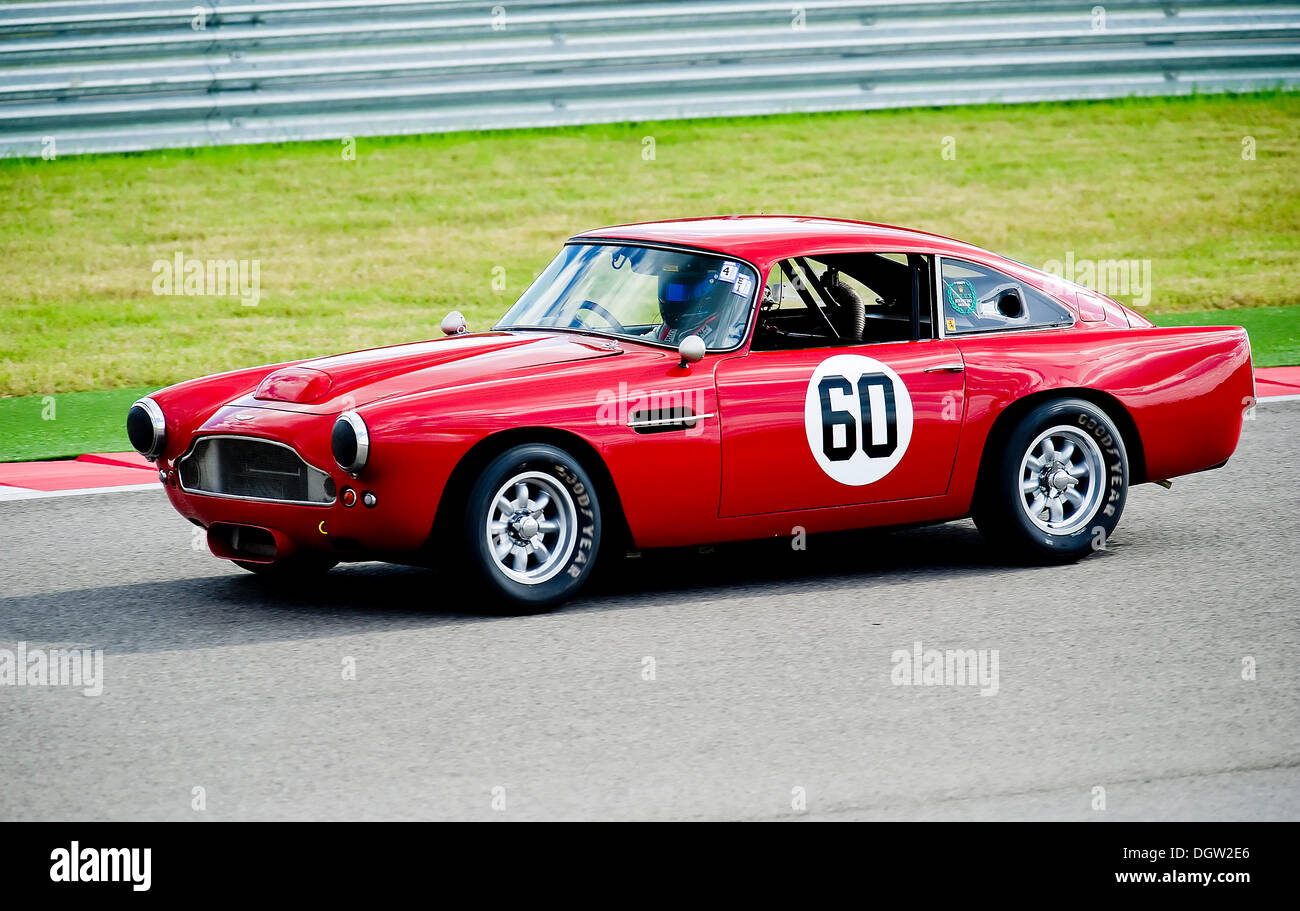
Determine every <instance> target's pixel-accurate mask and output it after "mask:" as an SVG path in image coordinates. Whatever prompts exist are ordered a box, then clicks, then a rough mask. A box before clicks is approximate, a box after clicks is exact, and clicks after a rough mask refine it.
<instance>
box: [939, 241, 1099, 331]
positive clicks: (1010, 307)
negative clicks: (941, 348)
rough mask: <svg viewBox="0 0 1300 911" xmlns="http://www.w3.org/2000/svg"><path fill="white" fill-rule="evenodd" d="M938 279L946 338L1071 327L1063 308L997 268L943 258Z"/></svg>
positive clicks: (1065, 310) (1070, 320) (1069, 318)
mask: <svg viewBox="0 0 1300 911" xmlns="http://www.w3.org/2000/svg"><path fill="white" fill-rule="evenodd" d="M940 276H941V278H942V281H941V282H940V301H939V306H940V307H941V308H942V311H943V329H944V334H945V335H962V334H965V333H970V332H995V331H997V330H999V329H1037V328H1047V327H1052V326H1070V325H1073V324H1074V314H1073V313H1071V312H1070V311H1069V310H1067V309H1066V308H1065V307H1064V306H1062V305H1061V304H1058V303H1057V302H1056V301H1054V300H1052V298H1050V297H1049V296H1047V295H1046V294H1044V293H1043V292H1042V291H1039V290H1038V289H1037V288H1033V287H1031V286H1029V285H1026V284H1025V283H1023V282H1021V281H1018V280H1017V279H1015V278H1012V277H1011V276H1010V275H1007V274H1006V273H1005V272H999V271H998V270H997V269H992V268H990V267H988V266H982V265H979V264H978V263H972V262H967V261H965V260H961V259H949V258H948V257H946V256H945V257H944V258H943V269H942V271H941V272H940Z"/></svg>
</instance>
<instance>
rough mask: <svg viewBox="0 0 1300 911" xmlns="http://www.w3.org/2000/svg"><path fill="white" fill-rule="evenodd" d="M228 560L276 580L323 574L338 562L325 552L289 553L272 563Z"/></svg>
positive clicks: (251, 571) (265, 577)
mask: <svg viewBox="0 0 1300 911" xmlns="http://www.w3.org/2000/svg"><path fill="white" fill-rule="evenodd" d="M230 562H232V563H234V564H235V565H236V566H238V567H239V568H240V569H246V570H248V571H249V572H250V573H254V574H256V575H258V576H261V577H262V578H264V579H275V580H277V581H280V580H283V581H291V580H295V579H310V578H313V577H315V576H323V575H325V574H326V573H327V572H329V571H330V570H331V569H333V568H334V567H336V566H338V564H339V561H338V560H335V559H334V558H333V557H329V556H326V555H325V554H316V553H303V552H299V553H296V554H290V555H289V556H287V557H285V558H284V559H283V560H277V561H275V562H274V563H249V562H248V561H246V560H231V561H230Z"/></svg>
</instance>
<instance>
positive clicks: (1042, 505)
mask: <svg viewBox="0 0 1300 911" xmlns="http://www.w3.org/2000/svg"><path fill="white" fill-rule="evenodd" d="M990 455H991V458H990V460H989V461H988V462H987V463H986V465H985V472H984V476H983V477H982V479H981V482H980V489H979V491H978V492H977V495H976V501H975V509H974V514H975V524H976V525H977V526H979V529H980V532H981V533H982V534H983V535H984V536H985V537H986V538H988V539H989V540H990V541H991V542H992V543H993V544H994V545H996V546H998V547H999V548H1000V549H1001V550H1003V551H1004V552H1006V553H1007V555H1008V556H1011V557H1012V558H1013V559H1017V560H1020V561H1025V562H1066V561H1070V560H1076V559H1078V558H1079V557H1082V556H1084V555H1085V554H1088V553H1090V552H1092V551H1094V550H1100V549H1102V548H1104V547H1105V545H1106V542H1107V540H1108V539H1109V538H1110V536H1111V533H1112V532H1114V530H1115V526H1116V525H1117V524H1118V523H1119V518H1120V515H1121V514H1122V513H1123V511H1124V502H1125V499H1126V498H1127V496H1128V454H1127V452H1126V451H1125V449H1124V439H1123V437H1122V436H1121V435H1120V432H1119V429H1118V428H1117V427H1116V426H1115V423H1114V422H1113V421H1112V420H1111V419H1110V417H1109V416H1107V414H1106V413H1105V412H1104V411H1102V410H1101V409H1100V408H1098V407H1097V406H1096V405H1093V404H1092V403H1091V402H1087V401H1084V400H1083V399H1076V398H1066V399H1055V400H1052V401H1047V402H1044V403H1042V404H1040V405H1038V406H1037V407H1035V408H1033V409H1032V410H1031V411H1029V413H1027V414H1026V415H1024V416H1023V417H1022V418H1021V419H1020V420H1019V421H1017V422H1016V424H1015V426H1014V427H1012V428H1011V432H1010V433H1009V434H1007V436H1006V439H1005V441H1004V442H1003V443H1002V446H1001V449H1000V450H999V451H997V452H994V453H991V454H990Z"/></svg>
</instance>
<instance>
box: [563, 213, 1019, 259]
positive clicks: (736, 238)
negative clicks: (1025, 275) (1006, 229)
mask: <svg viewBox="0 0 1300 911" xmlns="http://www.w3.org/2000/svg"><path fill="white" fill-rule="evenodd" d="M596 238H601V239H619V240H635V241H642V242H650V243H661V244H677V245H681V246H688V247H699V248H702V249H706V250H714V251H717V252H719V253H725V254H729V255H731V256H736V257H738V258H740V259H747V260H749V261H750V262H752V263H754V264H755V265H757V266H760V267H766V266H767V265H769V264H770V263H772V262H775V261H776V260H779V259H784V258H785V257H787V256H799V255H806V256H814V255H817V254H819V253H820V254H829V253H836V252H850V251H855V250H875V251H877V252H881V253H888V252H897V253H902V252H908V251H911V252H916V253H949V254H954V255H956V254H961V255H971V254H975V255H978V256H979V257H980V258H987V257H989V256H990V255H993V254H990V253H989V252H988V251H987V250H983V249H981V248H979V247H976V246H973V245H971V244H967V243H963V242H962V241H959V240H953V239H952V238H949V237H943V236H941V235H938V234H930V233H928V232H926V231H915V230H912V229H910V228H899V227H895V226H893V225H882V224H874V223H872V222H865V221H851V220H849V219H845V218H820V217H813V216H806V215H719V216H713V217H709V218H681V219H675V220H672V221H648V222H642V223H640V224H631V225H614V226H612V227H608V228H597V229H596V230H594V231H584V232H583V233H581V234H578V235H576V236H575V237H574V239H575V240H587V239H596ZM997 258H999V259H1001V257H997Z"/></svg>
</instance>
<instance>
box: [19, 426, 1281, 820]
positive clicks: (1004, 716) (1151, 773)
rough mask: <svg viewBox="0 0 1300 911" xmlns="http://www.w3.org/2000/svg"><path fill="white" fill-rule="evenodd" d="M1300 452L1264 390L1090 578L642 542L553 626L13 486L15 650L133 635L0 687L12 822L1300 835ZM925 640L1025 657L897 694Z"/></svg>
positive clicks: (104, 503) (883, 555)
mask: <svg viewBox="0 0 1300 911" xmlns="http://www.w3.org/2000/svg"><path fill="white" fill-rule="evenodd" d="M1298 439H1300V403H1275V404H1264V405H1261V406H1260V407H1259V409H1258V418H1257V419H1256V420H1255V421H1253V422H1252V423H1250V424H1248V425H1247V431H1246V433H1245V435H1244V437H1243V439H1242V443H1241V448H1240V449H1239V451H1238V453H1237V455H1236V456H1235V457H1234V459H1233V460H1232V462H1231V463H1230V464H1229V465H1228V466H1227V467H1226V468H1223V469H1221V470H1219V471H1214V472H1208V473H1205V474H1201V475H1197V476H1194V477H1188V478H1181V479H1178V480H1177V481H1176V482H1175V484H1174V487H1173V490H1171V491H1166V490H1164V489H1161V488H1159V487H1156V486H1154V485H1144V486H1142V487H1139V488H1136V489H1135V490H1133V491H1132V492H1131V495H1130V500H1129V504H1128V508H1127V510H1126V512H1125V515H1124V518H1123V520H1122V522H1121V523H1120V527H1119V529H1118V530H1117V532H1116V534H1115V536H1114V537H1113V539H1112V540H1111V541H1110V542H1109V546H1108V549H1107V550H1106V551H1105V552H1102V553H1098V554H1096V555H1094V556H1092V557H1090V558H1088V559H1086V560H1084V561H1083V562H1081V563H1079V564H1077V565H1074V566H1069V567H1064V568H1050V569H1043V568H1022V567H1014V566H1008V565H1005V564H1003V563H1000V562H999V561H998V560H996V559H995V558H994V557H993V556H992V555H991V553H990V552H989V551H988V550H987V549H986V548H985V546H984V545H983V543H982V542H981V540H980V538H979V536H978V534H977V533H976V531H975V530H974V527H973V526H972V525H971V524H970V523H969V522H958V523H950V524H948V525H943V526H936V527H931V528H924V529H913V530H906V531H897V532H890V533H862V534H849V535H839V536H830V537H814V538H812V539H810V540H809V541H808V546H807V550H806V551H802V552H798V551H794V550H792V549H791V547H790V544H789V542H787V541H775V542H765V543H759V544H744V545H731V546H727V547H719V548H718V549H717V550H716V551H715V552H713V553H697V552H694V551H692V552H689V553H683V552H672V553H660V554H647V555H645V556H643V557H642V558H641V559H639V560H631V561H627V563H626V564H625V565H624V566H623V567H622V571H621V572H620V573H619V574H618V576H617V577H616V578H614V579H612V580H609V581H606V582H604V583H603V584H602V586H601V587H599V588H598V589H597V590H595V591H592V592H589V593H588V595H587V596H586V597H584V598H583V599H581V600H579V601H577V602H574V603H572V604H569V605H567V606H566V607H563V608H561V609H560V610H558V611H556V612H554V613H552V614H548V615H544V616H537V617H525V618H502V617H495V616H491V615H490V614H487V613H484V612H482V611H480V610H478V609H476V603H475V601H474V599H472V598H471V597H469V596H467V595H466V594H465V593H464V592H463V591H462V589H461V588H460V587H459V586H458V585H457V580H456V573H455V572H454V571H452V572H446V573H437V574H435V573H432V572H429V571H423V570H414V569H406V568H399V567H390V566H384V565H379V564H364V565H357V566H352V567H340V568H338V569H336V570H335V571H334V572H333V573H331V574H329V576H327V577H325V578H326V580H327V581H325V582H324V583H322V584H320V585H318V586H313V587H310V588H298V589H287V590H286V589H277V588H269V587H267V586H266V585H265V584H264V583H263V582H261V581H260V580H259V579H257V578H255V577H253V576H250V575H248V574H246V573H244V572H242V571H240V570H237V569H235V568H234V567H231V566H229V565H228V564H226V563H224V562H222V561H218V560H217V559H215V558H213V557H211V556H210V555H208V554H207V553H206V551H201V550H195V549H194V548H193V546H192V542H193V535H192V530H193V529H192V527H191V526H190V525H189V524H188V523H186V522H185V521H184V520H183V519H181V518H180V517H179V516H177V515H176V514H175V513H174V512H173V511H172V510H171V508H170V507H169V506H168V505H167V503H166V501H165V499H164V497H163V495H162V493H161V492H160V491H141V492H129V493H113V494H96V495H87V496H73V497H64V498H54V499H40V500H27V501H17V502H7V503H0V648H8V649H16V648H17V643H18V642H19V641H20V640H21V641H25V642H26V643H27V644H28V646H29V647H37V646H47V647H53V646H58V645H62V646H67V647H71V646H86V647H98V648H102V649H103V650H104V653H105V663H104V668H105V670H104V674H105V684H104V691H103V694H102V695H100V696H97V697H88V696H85V695H83V694H82V692H81V691H80V690H79V689H74V688H72V687H62V686H58V687H29V686H24V687H17V686H0V731H2V732H3V736H4V743H5V754H6V755H5V770H4V774H3V777H2V778H0V818H3V819H6V820H10V819H181V820H183V819H262V818H271V819H372V818H380V819H447V818H455V819H462V818H463V819H533V818H583V819H590V818H633V819H647V818H656V819H658V818H671V819H681V818H686V819H806V818H832V819H859V818H867V819H1003V818H1010V819H1078V820H1097V819H1221V818H1223V819H1298V818H1300V699H1297V696H1296V693H1297V691H1298V690H1300V679H1298V678H1300V673H1298V670H1297V667H1298V665H1297V655H1300V623H1297V603H1298V602H1300V597H1297V596H1298V595H1300V560H1298V559H1297V554H1300V522H1297V521H1296V516H1297V515H1300V460H1297V459H1296V441H1297V440H1298ZM681 495H687V492H685V491H682V492H681ZM670 501H671V496H667V495H666V497H665V502H666V503H667V502H670ZM917 641H920V642H922V643H923V648H926V649H929V648H938V649H997V650H998V656H999V664H998V667H999V672H998V690H997V693H996V695H981V693H980V688H979V687H978V686H956V685H954V686H947V685H942V686H913V685H907V686H899V685H894V684H893V683H891V670H892V669H893V667H894V664H893V655H894V652H895V651H896V650H909V651H910V650H911V649H912V648H913V644H914V643H915V642H917ZM647 658H652V659H653V662H654V663H653V679H645V678H646V677H647V676H649V675H648V670H649V664H648V662H647V661H646V659H647ZM1246 658H1250V659H1253V661H1254V665H1255V668H1256V675H1255V679H1253V680H1246V679H1243V667H1244V665H1243V659H1246ZM346 659H353V661H354V662H355V667H356V679H355V680H345V679H343V676H344V675H343V672H342V668H343V666H344V663H345V660H346ZM195 788H202V789H203V792H202V793H203V796H204V806H205V809H201V810H197V809H195V808H194V803H195V793H196V792H195V790H194V789H195ZM1097 788H1103V789H1104V798H1105V808H1104V809H1100V808H1098V807H1097V805H1098V804H1099V800H1098V798H1099V797H1100V796H1101V795H1102V793H1103V792H1101V791H1096V790H1095V789H1097ZM501 789H504V790H501ZM796 789H802V790H796ZM801 794H802V795H803V802H804V803H806V808H804V809H799V808H798V807H797V806H796V805H799V804H800V803H801V802H800V795H801ZM494 804H495V806H494Z"/></svg>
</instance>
